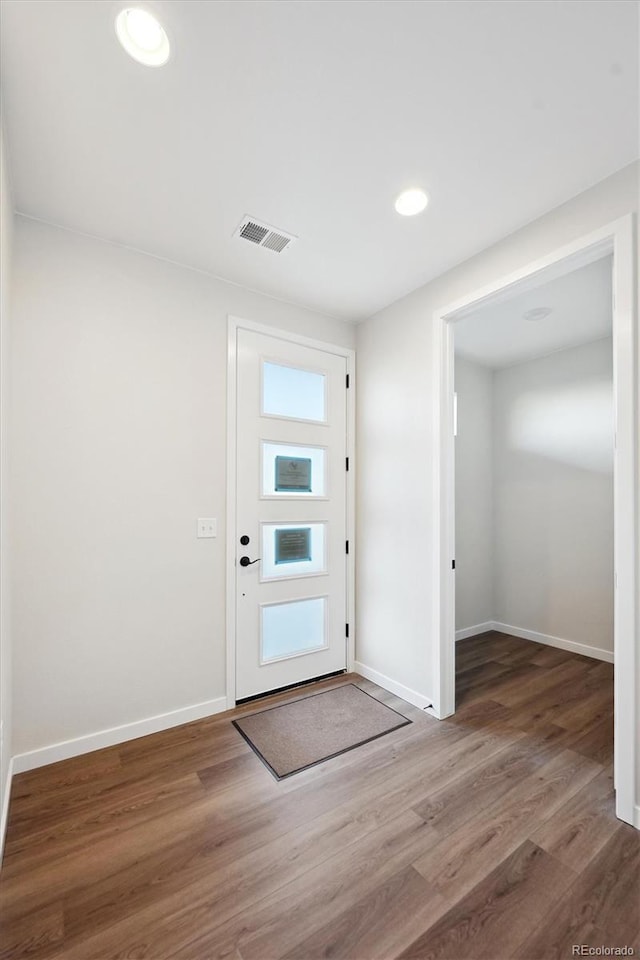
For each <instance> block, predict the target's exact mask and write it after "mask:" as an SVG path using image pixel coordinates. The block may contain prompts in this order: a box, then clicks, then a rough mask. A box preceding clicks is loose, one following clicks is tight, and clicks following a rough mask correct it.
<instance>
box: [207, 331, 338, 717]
mask: <svg viewBox="0 0 640 960" xmlns="http://www.w3.org/2000/svg"><path fill="white" fill-rule="evenodd" d="M227 320H228V335H227V350H228V354H227V551H226V552H227V564H226V584H227V586H226V608H227V609H226V650H227V671H226V672H227V702H228V703H229V706H230V707H233V706H235V703H236V642H235V639H236V592H235V574H236V481H237V464H236V460H237V425H236V416H237V404H238V397H237V378H238V374H237V353H238V350H237V337H238V330H251V331H253V332H254V333H261V334H264V335H265V336H268V337H274V338H275V339H279V340H285V341H286V342H288V343H299V344H301V345H302V346H304V347H312V348H313V349H315V350H322V351H323V352H324V353H332V354H334V355H335V356H338V357H345V359H346V361H347V374H348V376H349V389H348V390H347V449H346V454H345V455H346V456H348V457H349V472H348V473H347V517H346V531H347V540H348V541H349V555H348V557H347V618H348V623H349V639H348V640H347V658H346V660H347V670H348V671H352V670H353V669H354V661H355V635H356V613H355V596H356V590H355V584H356V575H355V547H356V537H355V534H356V526H355V517H356V509H355V503H356V501H355V490H356V483H355V481H356V458H355V452H356V446H355V437H356V405H355V391H356V383H355V375H356V363H355V358H356V354H355V350H352V349H350V348H349V347H341V346H339V345H337V344H335V343H327V342H325V341H324V340H314V339H312V338H311V337H304V336H301V335H300V334H297V333H292V332H291V331H289V330H281V329H278V328H277V327H271V326H269V324H266V323H256V322H255V321H253V320H243V319H242V318H241V317H235V316H233V315H231V314H229V315H228V318H227Z"/></svg>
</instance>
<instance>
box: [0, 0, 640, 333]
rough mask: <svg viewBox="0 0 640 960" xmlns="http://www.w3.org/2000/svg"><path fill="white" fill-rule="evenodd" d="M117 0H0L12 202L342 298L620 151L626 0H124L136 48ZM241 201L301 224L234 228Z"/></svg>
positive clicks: (633, 129) (578, 184)
mask: <svg viewBox="0 0 640 960" xmlns="http://www.w3.org/2000/svg"><path fill="white" fill-rule="evenodd" d="M126 5H127V4H126V3H124V2H122V0H115V2H111V0H82V2H80V0H30V2H25V0H3V3H2V26H3V29H2V79H3V97H4V106H5V112H6V122H7V139H8V143H9V150H10V159H11V175H12V181H13V187H14V192H15V204H16V208H17V209H18V210H19V211H20V212H22V213H25V214H27V215H29V216H33V217H37V218H41V219H44V220H48V221H51V222H54V223H57V224H61V225H63V226H67V227H70V228H73V229H75V230H79V231H83V232H85V233H88V234H94V235H97V236H100V237H104V238H106V239H109V240H113V241H116V242H119V243H123V244H126V245H129V246H131V247H136V248H139V249H141V250H145V251H148V252H150V253H153V254H156V255H159V256H162V257H166V258H169V259H171V260H175V261H178V262H181V263H184V264H188V265H191V266H193V267H197V268H199V269H201V270H206V271H209V272H211V273H213V274H215V275H217V276H221V277H224V278H226V279H229V280H232V281H235V282H237V283H240V284H243V285H245V286H248V287H252V288H254V289H258V290H261V291H264V292H266V293H269V294H272V295H274V296H277V297H281V298H283V299H287V300H292V301H294V302H299V303H302V304H305V305H308V306H311V307H314V308H316V309H319V310H322V311H325V312H328V313H331V314H333V315H335V316H339V317H343V318H345V319H351V320H354V319H361V318H364V317H366V316H369V315H371V314H372V313H373V312H375V311H377V310H378V309H380V308H381V307H383V306H385V305H386V304H388V303H390V302H392V301H393V300H395V299H397V298H399V297H400V296H402V295H404V294H406V293H408V292H409V291H410V290H412V289H414V288H416V287H418V286H420V285H421V284H423V283H425V282H427V281H428V280H430V279H431V278H433V277H435V276H437V275H438V274H440V273H442V272H443V271H444V270H446V269H448V268H450V267H452V266H453V265H455V264H456V263H459V262H461V261H462V260H464V259H466V258H467V257H469V256H471V255H472V254H473V253H475V252H477V251H478V250H480V249H483V248H484V247H486V246H487V245H489V244H491V243H492V242H494V241H496V240H498V239H500V238H501V237H503V236H505V235H506V234H508V233H510V232H511V231H513V230H515V229H517V228H518V227H520V226H522V225H523V224H525V223H527V222H528V221H530V220H532V219H534V218H536V217H538V216H539V215H541V214H542V213H544V212H546V211H547V210H549V209H551V208H553V207H555V206H557V205H558V204H559V203H561V202H563V201H564V200H566V199H568V198H569V197H571V196H573V195H575V194H577V193H579V192H580V191H582V190H583V189H585V188H587V187H588V186H590V185H592V184H593V183H596V182H597V181H599V180H601V179H603V178H604V177H606V176H608V175H609V174H611V173H613V172H614V171H615V170H617V169H619V168H621V167H623V166H625V165H626V164H628V163H630V162H631V161H633V160H634V159H636V157H637V155H638V133H637V117H638V109H637V106H638V88H637V61H638V49H637V47H638V43H637V39H638V30H637V19H638V7H637V4H636V3H633V2H628V0H554V2H540V0H448V2H447V0H430V2H414V0H366V2H362V0H342V2H325V0H320V2H316V0H299V2H292V0H280V2H272V0H260V2H255V0H244V2H237V0H231V2H227V0H217V2H211V0H200V2H197V3H196V2H191V0H157V2H151V3H147V2H145V0H141V2H140V3H138V4H137V5H139V6H145V7H147V8H149V9H151V10H152V11H153V12H155V13H156V15H157V16H158V17H159V18H160V19H161V21H162V22H163V23H164V25H165V27H166V29H167V31H168V33H169V35H170V38H171V40H172V44H173V56H172V59H171V60H170V62H169V63H168V65H167V66H165V67H162V68H155V69H153V68H148V67H142V66H140V65H139V64H137V63H135V62H134V61H133V60H131V59H130V58H129V57H128V56H127V55H126V54H125V53H124V52H123V50H122V49H121V48H120V46H119V45H118V43H117V40H116V38H115V32H114V18H115V15H116V13H117V12H118V11H119V10H120V9H121V8H122V7H123V6H126ZM415 185H418V186H422V187H423V188H425V189H426V190H427V192H428V193H429V195H430V197H431V202H430V205H429V207H428V209H427V211H426V212H425V213H424V214H423V215H422V216H419V217H416V218H414V219H407V218H403V217H399V216H398V215H397V214H396V213H395V211H394V209H393V201H394V199H395V196H396V194H397V193H398V192H399V191H400V190H402V189H404V188H405V187H407V186H415ZM245 214H249V215H251V216H254V217H257V218H259V219H261V220H265V221H267V222H268V223H270V224H273V225H274V226H276V227H280V228H282V229H283V230H285V231H288V232H290V233H294V234H296V235H298V236H299V237H300V239H299V241H298V242H297V243H296V244H295V246H293V247H292V248H291V249H290V250H288V251H287V252H285V253H282V254H280V255H278V254H275V253H272V252H271V251H268V250H262V249H259V248H255V247H253V246H252V245H249V244H247V243H244V242H242V241H239V240H237V239H233V238H232V234H233V232H234V230H235V229H236V227H237V225H238V223H239V222H240V220H241V218H242V217H243V216H244V215H245Z"/></svg>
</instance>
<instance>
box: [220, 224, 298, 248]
mask: <svg viewBox="0 0 640 960" xmlns="http://www.w3.org/2000/svg"><path fill="white" fill-rule="evenodd" d="M234 237H240V239H241V240H248V241H249V243H255V245H256V246H257V247H266V248H267V250H273V251H274V252H275V253H282V251H283V250H286V249H287V247H289V246H290V245H291V243H292V242H293V241H294V240H297V239H298V238H297V237H294V235H293V234H292V233H286V232H285V231H284V230H279V229H277V228H276V227H270V226H269V224H268V223H262V222H261V221H260V220H256V219H255V218H254V217H245V218H244V219H243V221H242V223H241V224H240V226H239V227H238V229H237V230H236V232H235V233H234Z"/></svg>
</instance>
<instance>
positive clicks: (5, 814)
mask: <svg viewBox="0 0 640 960" xmlns="http://www.w3.org/2000/svg"><path fill="white" fill-rule="evenodd" d="M12 781H13V757H11V759H10V760H9V768H8V770H7V782H6V783H5V785H4V789H5V794H4V800H3V802H2V817H1V818H0V866H1V865H2V857H3V854H4V841H5V838H6V836H7V824H8V823H9V801H10V800H11V783H12Z"/></svg>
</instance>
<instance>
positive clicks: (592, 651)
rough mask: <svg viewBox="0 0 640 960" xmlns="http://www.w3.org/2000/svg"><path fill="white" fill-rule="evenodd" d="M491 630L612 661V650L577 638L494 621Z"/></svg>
mask: <svg viewBox="0 0 640 960" xmlns="http://www.w3.org/2000/svg"><path fill="white" fill-rule="evenodd" d="M491 629H492V630H496V631H497V632H498V633H508V634H511V636H512V637H520V639H521V640H535V642H536V643H544V644H546V646H548V647H557V648H558V649H559V650H568V651H569V652H570V653H579V654H580V656H581V657H592V659H594V660H604V661H605V662H606V663H613V651H612V650H602V649H601V648H600V647H592V646H589V644H588V643H578V641H577V640H564V639H563V638H562V637H552V636H550V635H549V634H547V633H538V631H537V630H525V629H524V627H514V626H511V624H508V623H498V622H497V621H494V623H493V624H492V626H491Z"/></svg>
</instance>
